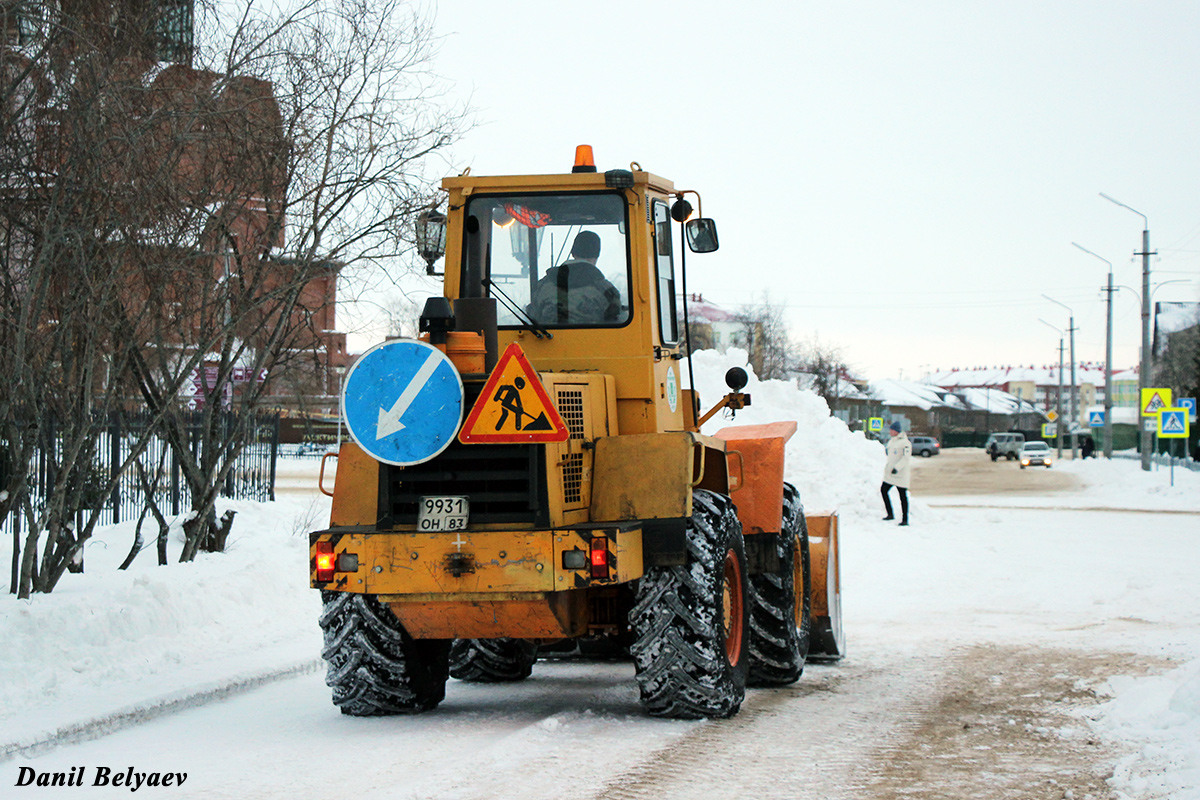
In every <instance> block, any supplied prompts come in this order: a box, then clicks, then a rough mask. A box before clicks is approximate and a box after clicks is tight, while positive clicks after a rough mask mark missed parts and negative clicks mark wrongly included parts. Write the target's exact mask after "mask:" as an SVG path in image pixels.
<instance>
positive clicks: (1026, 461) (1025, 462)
mask: <svg viewBox="0 0 1200 800" xmlns="http://www.w3.org/2000/svg"><path fill="white" fill-rule="evenodd" d="M1021 463H1022V464H1024V465H1025V466H1027V467H1028V466H1029V459H1028V458H1022V459H1021Z"/></svg>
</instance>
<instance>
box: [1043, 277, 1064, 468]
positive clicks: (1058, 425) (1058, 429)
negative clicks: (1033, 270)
mask: <svg viewBox="0 0 1200 800" xmlns="http://www.w3.org/2000/svg"><path fill="white" fill-rule="evenodd" d="M1042 296H1043V297H1045V295H1042ZM1047 299H1049V298H1047ZM1054 302H1056V303H1057V302H1058V301H1057V300H1055V301H1054ZM1038 322H1040V323H1042V324H1043V325H1045V326H1046V327H1047V328H1053V329H1054V330H1055V331H1057V332H1058V401H1057V408H1056V409H1055V412H1054V413H1056V414H1058V419H1056V420H1055V421H1054V433H1055V437H1054V438H1056V439H1057V440H1058V460H1059V461H1062V451H1063V437H1062V425H1063V415H1062V396H1063V332H1062V330H1061V329H1060V328H1057V327H1055V326H1053V325H1051V324H1050V323H1049V322H1046V320H1044V319H1042V318H1041V317H1038Z"/></svg>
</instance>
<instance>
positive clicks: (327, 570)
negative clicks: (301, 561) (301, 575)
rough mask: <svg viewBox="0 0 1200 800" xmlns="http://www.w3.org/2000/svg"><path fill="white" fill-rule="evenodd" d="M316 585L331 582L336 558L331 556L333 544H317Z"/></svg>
mask: <svg viewBox="0 0 1200 800" xmlns="http://www.w3.org/2000/svg"><path fill="white" fill-rule="evenodd" d="M315 560H316V568H317V583H329V582H330V581H332V580H333V573H334V569H335V568H336V566H337V557H336V556H335V555H334V554H333V542H328V541H326V542H317V546H316V558H315Z"/></svg>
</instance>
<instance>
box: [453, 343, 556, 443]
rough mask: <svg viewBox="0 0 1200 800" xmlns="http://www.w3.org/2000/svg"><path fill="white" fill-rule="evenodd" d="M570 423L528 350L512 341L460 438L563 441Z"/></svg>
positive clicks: (497, 441) (475, 441)
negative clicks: (563, 418) (555, 403)
mask: <svg viewBox="0 0 1200 800" xmlns="http://www.w3.org/2000/svg"><path fill="white" fill-rule="evenodd" d="M567 435H568V434H567V426H566V425H565V424H563V421H562V418H561V417H560V416H559V415H558V412H557V411H556V410H555V408H554V403H552V402H551V401H550V396H549V395H548V394H546V388H545V387H544V386H543V385H542V382H541V380H540V379H539V378H538V377H537V373H536V372H535V371H534V369H533V366H532V365H530V363H529V360H528V359H527V358H526V357H525V352H524V351H523V350H522V349H521V346H520V345H518V344H517V343H516V342H514V343H512V344H510V345H509V346H508V348H507V349H506V350H505V351H504V355H502V356H501V357H500V360H499V361H498V362H497V363H496V367H495V369H493V370H492V374H491V375H490V376H489V377H488V381H487V384H486V385H485V386H484V387H483V391H482V392H481V393H480V394H479V399H478V400H476V401H475V405H474V407H473V408H472V409H471V413H470V414H468V415H467V421H466V422H465V423H463V426H462V431H461V432H460V433H459V435H458V439H459V441H460V442H462V443H463V444H487V443H492V444H504V443H509V444H511V443H517V442H561V441H564V440H565V439H566V438H567Z"/></svg>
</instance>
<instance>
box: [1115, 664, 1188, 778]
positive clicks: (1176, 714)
mask: <svg viewBox="0 0 1200 800" xmlns="http://www.w3.org/2000/svg"><path fill="white" fill-rule="evenodd" d="M1108 688H1109V689H1110V690H1111V691H1112V692H1113V693H1115V695H1116V697H1115V698H1114V699H1113V700H1110V701H1109V702H1108V703H1106V704H1105V705H1104V706H1103V707H1102V713H1103V715H1102V716H1101V718H1100V722H1099V725H1100V727H1101V728H1103V729H1105V730H1107V732H1108V733H1109V734H1110V735H1112V736H1113V737H1115V738H1117V739H1120V740H1124V741H1133V742H1138V743H1139V746H1138V749H1137V750H1136V751H1135V752H1133V753H1131V754H1129V755H1128V756H1126V757H1124V758H1122V759H1120V760H1119V761H1118V762H1117V764H1116V766H1115V767H1114V769H1113V777H1112V778H1111V779H1110V781H1109V783H1110V785H1112V787H1113V788H1114V789H1116V790H1117V791H1118V792H1120V796H1121V797H1122V798H1129V797H1155V798H1159V797H1162V798H1172V800H1196V798H1200V661H1193V662H1191V663H1189V664H1187V665H1185V666H1183V667H1180V668H1179V669H1175V670H1172V671H1171V672H1168V673H1167V674H1165V675H1156V676H1153V677H1148V678H1127V677H1118V678H1113V679H1111V680H1109V681H1108Z"/></svg>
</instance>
